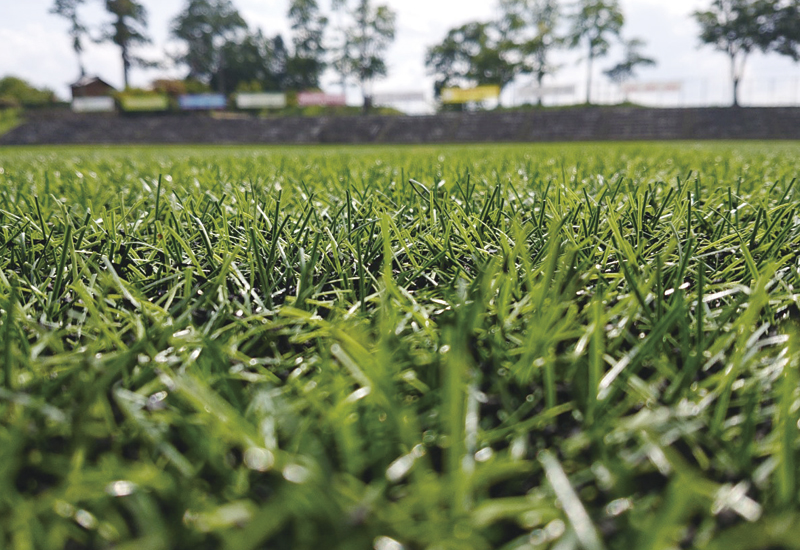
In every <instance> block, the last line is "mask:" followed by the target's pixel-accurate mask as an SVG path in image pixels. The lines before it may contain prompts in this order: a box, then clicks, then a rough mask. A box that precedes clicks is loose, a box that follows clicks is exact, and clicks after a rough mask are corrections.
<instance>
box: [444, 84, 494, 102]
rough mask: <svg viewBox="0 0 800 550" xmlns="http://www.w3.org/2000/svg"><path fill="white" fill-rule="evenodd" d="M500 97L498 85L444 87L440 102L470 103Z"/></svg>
mask: <svg viewBox="0 0 800 550" xmlns="http://www.w3.org/2000/svg"><path fill="white" fill-rule="evenodd" d="M498 97H500V86H477V87H475V88H469V89H466V90H465V89H463V88H444V89H443V90H442V103H470V102H473V101H485V100H487V99H497V98H498Z"/></svg>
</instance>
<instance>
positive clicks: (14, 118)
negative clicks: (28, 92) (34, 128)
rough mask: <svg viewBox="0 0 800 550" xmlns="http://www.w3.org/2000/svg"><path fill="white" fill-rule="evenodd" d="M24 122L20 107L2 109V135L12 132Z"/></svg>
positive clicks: (0, 111) (0, 130)
mask: <svg viewBox="0 0 800 550" xmlns="http://www.w3.org/2000/svg"><path fill="white" fill-rule="evenodd" d="M21 122H22V119H21V112H20V110H19V109H0V136H2V135H3V134H5V133H6V132H10V131H11V130H13V129H14V128H16V127H17V126H19V125H20V123H21Z"/></svg>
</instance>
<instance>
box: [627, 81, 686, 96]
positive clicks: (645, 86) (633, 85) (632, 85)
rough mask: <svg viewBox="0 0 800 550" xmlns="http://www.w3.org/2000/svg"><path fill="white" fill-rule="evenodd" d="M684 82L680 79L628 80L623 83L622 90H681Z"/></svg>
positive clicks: (635, 91)
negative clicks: (658, 80)
mask: <svg viewBox="0 0 800 550" xmlns="http://www.w3.org/2000/svg"><path fill="white" fill-rule="evenodd" d="M682 87H683V83H682V82H681V81H679V80H676V81H672V82H628V83H626V84H623V85H622V91H623V92H624V93H626V94H635V93H640V92H680V91H681V88H682Z"/></svg>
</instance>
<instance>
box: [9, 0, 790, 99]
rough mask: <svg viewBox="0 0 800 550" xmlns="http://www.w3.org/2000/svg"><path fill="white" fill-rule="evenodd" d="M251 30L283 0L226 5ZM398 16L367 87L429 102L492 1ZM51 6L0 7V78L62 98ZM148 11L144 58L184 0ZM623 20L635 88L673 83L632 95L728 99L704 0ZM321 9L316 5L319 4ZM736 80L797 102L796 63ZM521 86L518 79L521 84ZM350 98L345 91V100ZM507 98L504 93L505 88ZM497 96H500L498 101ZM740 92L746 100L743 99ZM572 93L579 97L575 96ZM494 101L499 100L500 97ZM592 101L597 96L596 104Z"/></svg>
mask: <svg viewBox="0 0 800 550" xmlns="http://www.w3.org/2000/svg"><path fill="white" fill-rule="evenodd" d="M233 1H234V4H235V5H236V7H237V8H238V9H239V11H240V12H241V14H242V15H243V16H244V18H245V19H246V20H247V22H248V23H249V24H250V26H251V27H260V28H261V29H262V30H263V31H264V32H265V33H267V34H268V35H273V34H276V33H281V34H283V35H284V37H285V38H286V39H287V41H288V39H289V37H290V32H289V28H288V25H287V23H286V18H285V14H286V11H287V8H288V0H233ZM384 1H385V2H387V3H388V4H390V5H391V6H392V7H393V8H394V9H395V10H396V11H397V14H398V30H397V40H396V41H395V43H394V45H393V46H392V48H391V51H390V53H389V56H388V64H389V77H388V78H386V79H383V80H381V81H378V82H376V83H375V85H374V89H375V91H378V92H380V91H414V90H424V91H425V92H426V93H427V94H429V95H432V91H431V89H432V79H431V77H429V76H428V75H426V72H425V67H424V65H423V59H424V55H425V50H426V48H427V47H429V46H430V45H433V44H435V43H437V42H439V41H441V40H442V38H443V37H444V36H445V34H446V33H447V31H448V29H450V28H453V27H455V26H457V25H460V24H463V23H465V22H467V21H471V20H475V19H483V20H486V19H488V18H491V17H493V16H494V15H496V7H495V6H496V2H495V1H494V0H480V1H478V0H384ZM52 3H53V2H52V0H24V1H18V0H0V45H2V46H1V47H0V76H3V75H9V74H10V75H15V76H20V77H22V78H25V79H26V80H29V81H30V82H32V83H34V84H36V85H38V86H48V87H50V88H52V89H54V90H56V92H57V93H58V94H59V95H60V96H62V97H64V98H67V97H68V87H67V84H68V83H70V82H72V81H74V80H75V79H76V77H77V75H78V67H77V62H76V59H75V55H74V53H73V51H72V48H71V45H70V41H69V38H68V36H67V32H66V31H67V27H68V25H67V22H66V21H64V20H62V19H61V18H59V17H56V16H54V15H51V14H49V13H48V11H49V8H50V6H51V5H52ZM87 3H88V4H89V8H87V9H86V10H85V11H86V18H87V19H88V20H89V21H90V22H91V23H94V24H99V23H101V22H103V21H105V20H107V19H108V18H107V16H105V14H104V13H103V11H102V9H101V7H102V1H101V0H88V2H87ZM143 3H144V5H145V6H146V7H147V9H148V12H149V14H150V26H149V29H150V33H151V35H152V37H153V45H152V46H148V47H147V48H143V49H141V50H140V51H141V53H142V54H143V55H144V56H149V57H152V58H162V57H164V52H165V51H167V50H170V49H174V48H175V44H174V43H170V40H169V36H168V33H169V22H170V20H171V19H172V18H173V17H174V16H175V15H176V14H177V13H178V12H179V11H180V9H181V8H182V7H183V5H184V3H185V0H143ZM621 3H622V7H623V10H624V12H625V15H626V25H625V28H624V30H623V34H624V36H625V37H626V38H633V37H639V38H643V39H644V40H645V41H646V42H647V47H646V50H645V51H646V53H647V54H648V55H650V56H651V57H654V58H655V59H656V60H657V61H658V65H657V66H656V67H654V68H646V69H643V70H642V71H641V72H640V74H639V77H638V78H639V80H642V81H671V80H681V81H682V82H683V92H682V93H680V94H674V93H673V94H656V95H655V96H652V97H642V98H637V99H640V100H642V101H650V102H655V103H659V102H660V103H662V104H690V103H698V102H699V103H724V102H726V101H728V99H729V98H728V95H729V92H728V91H727V90H728V87H729V85H728V71H729V69H728V64H727V58H726V57H725V56H724V55H723V54H720V53H718V52H715V51H713V50H712V49H711V48H709V47H703V48H700V47H699V41H698V39H697V26H696V25H695V23H694V21H693V19H692V18H691V13H692V11H694V10H696V9H700V8H702V7H704V6H705V5H706V4H707V1H704V0H621ZM323 4H325V2H323ZM620 56H621V51H619V50H613V51H612V53H611V55H610V56H609V57H608V58H607V59H602V60H600V61H599V62H598V63H597V68H596V72H597V75H598V76H597V77H596V81H597V82H598V84H599V85H600V86H601V87H603V88H605V89H606V90H605V91H604V89H600V90H598V96H603V94H605V93H609V94H610V93H611V91H610V90H611V87H610V86H609V85H607V84H606V81H605V79H604V78H603V77H602V75H601V71H602V69H604V68H608V67H609V66H611V65H613V64H614V63H615V62H616V61H618V60H619V57H620ZM557 59H558V61H559V63H560V64H561V65H562V68H561V70H560V71H559V72H558V74H557V75H556V76H555V77H552V78H551V80H550V83H551V84H568V85H569V84H575V85H576V86H577V89H579V90H580V89H582V86H583V85H584V82H585V70H584V68H583V66H582V65H580V64H579V59H580V56H579V53H578V52H565V53H560V54H559V55H558V57H557ZM84 63H85V65H86V68H87V71H88V72H89V73H91V74H97V75H99V76H101V77H102V78H103V79H105V80H107V81H108V82H110V83H111V84H114V85H116V86H119V85H120V84H121V82H122V68H121V61H120V55H119V49H118V48H117V47H115V46H114V45H112V44H102V45H95V44H88V45H87V47H86V52H85V54H84ZM748 63H749V64H748V67H747V73H746V77H748V78H749V79H750V85H749V86H750V87H749V88H748V86H747V85H746V86H745V88H744V89H743V90H742V92H743V98H744V99H745V102H746V99H747V98H748V97H749V98H750V100H751V102H758V101H763V100H764V98H765V97H767V96H770V97H773V98H775V100H776V101H783V102H787V101H795V102H800V66H798V65H797V64H794V63H792V62H791V61H790V60H788V59H785V58H781V57H779V56H775V55H771V56H767V57H765V56H761V55H754V56H753V57H752V59H751V60H750V61H749V62H748ZM165 74H166V75H170V76H183V74H184V73H183V72H182V71H181V70H180V69H175V68H172V69H168V70H161V71H158V72H154V71H142V70H134V71H133V72H132V83H133V85H136V86H147V85H148V84H149V83H150V81H152V80H153V78H155V77H156V76H161V75H165ZM524 84H525V82H520V85H524ZM323 87H325V88H327V89H328V90H329V91H334V92H335V91H337V89H336V86H335V84H334V78H333V77H332V75H328V76H327V77H326V78H325V79H324V86H323ZM354 93H355V91H354V90H351V92H350V94H349V95H350V96H351V98H352V97H353V95H354ZM508 94H513V87H511V88H510V90H509V91H508ZM508 94H507V95H508ZM748 94H749V95H748ZM579 95H580V94H579ZM504 99H506V98H505V97H504ZM597 99H598V100H602V99H603V97H598V98H597Z"/></svg>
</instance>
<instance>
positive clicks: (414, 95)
mask: <svg viewBox="0 0 800 550" xmlns="http://www.w3.org/2000/svg"><path fill="white" fill-rule="evenodd" d="M421 101H425V92H421V91H420V92H417V91H413V92H412V91H399V92H379V93H376V94H372V103H373V104H374V105H389V104H391V103H412V102H421Z"/></svg>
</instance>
